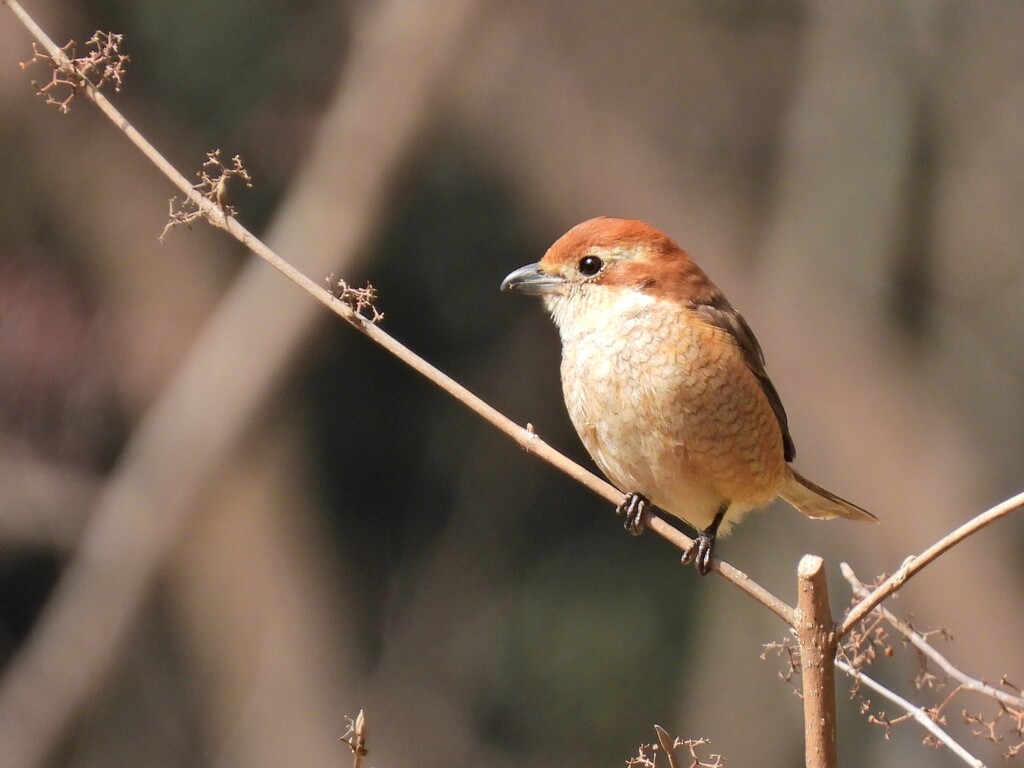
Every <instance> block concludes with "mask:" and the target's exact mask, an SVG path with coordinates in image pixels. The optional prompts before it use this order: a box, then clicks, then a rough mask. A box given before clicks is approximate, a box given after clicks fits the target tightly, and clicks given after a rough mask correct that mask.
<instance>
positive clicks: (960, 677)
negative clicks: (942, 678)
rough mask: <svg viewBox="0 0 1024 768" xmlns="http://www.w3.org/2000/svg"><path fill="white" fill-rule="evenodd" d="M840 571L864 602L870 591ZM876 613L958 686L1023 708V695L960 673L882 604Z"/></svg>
mask: <svg viewBox="0 0 1024 768" xmlns="http://www.w3.org/2000/svg"><path fill="white" fill-rule="evenodd" d="M839 570H840V571H842V573H843V577H844V578H845V579H846V580H847V581H848V582H850V586H852V587H853V592H854V594H855V595H856V596H857V597H858V598H860V599H864V598H866V597H867V596H868V595H870V594H871V590H869V589H868V588H867V587H866V586H864V583H863V582H862V581H861V580H860V579H859V578H857V574H856V573H854V571H853V568H851V567H850V566H849V565H848V564H846V563H840V564H839ZM875 611H876V612H878V613H880V614H881V615H882V616H884V617H885V620H886V621H888V622H889V623H890V624H891V625H892V626H893V627H894V628H895V629H896V631H897V632H899V633H900V634H901V635H902V636H903V637H905V638H906V639H907V641H908V642H909V643H910V644H911V645H913V646H914V647H915V648H916V649H917V650H918V651H920V652H921V653H923V654H924V655H925V656H927V657H928V658H929V659H931V660H932V661H933V662H934V663H935V665H936V666H938V667H939V669H941V670H942V671H943V672H945V673H946V674H947V675H949V676H950V677H951V678H953V679H954V680H956V681H957V682H958V683H960V686H961V687H962V688H963V689H964V690H968V691H974V692H976V693H980V694H982V695H984V696H989V697H991V698H993V699H996V700H997V701H999V702H1002V703H1003V704H1006V705H1007V706H1011V707H1024V696H1015V695H1013V694H1012V693H1008V692H1007V691H1004V690H1001V689H999V688H996V687H995V686H993V685H989V684H988V683H986V682H985V681H984V680H978V679H977V678H973V677H971V676H970V675H968V674H966V673H964V672H962V671H961V670H960V669H959V668H958V667H957V666H956V665H954V664H953V663H952V662H951V661H950V660H949V659H947V658H946V657H945V656H943V655H942V654H941V653H939V651H938V649H936V648H935V646H933V645H932V644H931V643H929V642H928V639H927V638H926V637H925V636H924V635H922V634H921V633H920V632H918V631H917V630H915V629H914V628H913V627H912V626H910V625H909V624H907V622H905V621H903V620H902V619H901V618H899V617H898V616H896V615H895V614H894V613H893V612H892V611H890V610H889V609H888V608H886V607H885V606H884V605H880V606H878V607H876V608H875Z"/></svg>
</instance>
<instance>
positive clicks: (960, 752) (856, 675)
mask: <svg viewBox="0 0 1024 768" xmlns="http://www.w3.org/2000/svg"><path fill="white" fill-rule="evenodd" d="M836 666H837V667H839V669H841V670H843V672H845V673H846V674H848V675H849V676H850V677H852V678H853V679H854V680H856V681H857V682H858V683H860V684H863V685H865V686H867V687H868V688H870V689H871V690H873V691H874V692H875V693H877V694H879V695H881V696H884V697H885V698H887V699H888V700H889V701H891V702H893V703H894V704H896V705H897V706H899V707H900V708H901V709H903V710H904V711H905V712H906V713H907V714H908V715H910V717H912V718H913V719H914V720H915V721H916V722H917V723H918V724H919V725H920V726H921V727H922V728H924V729H925V730H926V731H928V733H930V734H931V735H932V736H934V737H935V738H936V739H937V740H938V741H940V742H942V744H944V745H945V746H946V747H948V748H949V751H950V752H952V753H953V754H954V755H956V756H957V757H959V758H960V759H961V760H963V761H964V762H965V763H967V765H970V766H972V768H985V764H984V763H983V762H982V761H981V760H979V759H978V758H976V757H975V756H974V755H972V754H971V753H970V752H968V751H967V750H966V749H964V748H963V746H961V745H960V743H959V742H957V741H956V740H955V739H954V738H953V737H952V736H950V735H949V734H948V733H946V731H944V730H943V729H942V728H941V727H940V726H939V724H938V723H936V722H935V721H934V720H932V718H930V717H929V716H928V713H927V712H925V711H924V710H923V709H921V708H920V707H918V706H916V705H914V704H912V703H911V702H909V701H907V700H906V699H904V698H903V697H902V696H900V695H899V694H898V693H896V692H895V691H891V690H889V689H888V688H886V687H885V686H884V685H882V684H881V683H879V682H877V681H876V680H873V679H872V678H870V677H868V676H867V675H866V674H864V673H863V672H862V671H860V670H858V669H854V668H853V667H852V666H851V665H850V664H849V663H848V662H846V661H844V660H843V659H836Z"/></svg>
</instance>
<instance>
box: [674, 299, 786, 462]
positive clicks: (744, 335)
mask: <svg viewBox="0 0 1024 768" xmlns="http://www.w3.org/2000/svg"><path fill="white" fill-rule="evenodd" d="M693 310H694V312H696V313H697V314H698V315H699V316H700V317H701V318H703V319H704V320H706V321H707V322H709V323H710V324H711V325H713V326H715V327H717V328H721V329H722V330H723V331H725V332H726V333H728V334H729V335H730V336H732V337H733V338H734V339H736V343H737V344H738V345H739V347H740V349H741V350H742V352H743V357H744V359H745V360H746V362H747V365H748V366H750V370H751V371H752V372H753V374H754V376H756V377H757V381H758V383H759V384H760V385H761V389H762V390H763V391H764V394H765V397H767V398H768V402H769V403H771V406H772V410H773V411H774V412H775V418H777V419H778V420H779V426H780V427H781V428H782V445H783V454H784V456H785V459H786V461H792V460H793V458H794V457H795V456H796V446H795V445H793V438H792V437H790V434H789V420H788V419H787V418H786V409H785V408H783V407H782V399H781V398H780V397H779V393H778V392H777V391H776V389H775V385H774V384H772V380H771V379H769V378H768V374H767V373H766V372H765V369H764V352H762V351H761V345H760V344H758V342H757V337H756V336H754V332H753V331H752V330H750V326H749V325H747V321H746V320H744V319H743V315H741V314H740V313H739V312H738V311H736V308H735V307H733V306H732V304H730V303H729V301H728V300H727V299H726V298H725V297H724V296H722V295H721V294H718V295H717V296H715V297H713V298H711V299H710V300H709V301H705V302H700V303H695V304H694V305H693Z"/></svg>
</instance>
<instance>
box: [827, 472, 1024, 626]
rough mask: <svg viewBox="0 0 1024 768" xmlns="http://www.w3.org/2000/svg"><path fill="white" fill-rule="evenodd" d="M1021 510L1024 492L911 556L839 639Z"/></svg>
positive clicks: (852, 615)
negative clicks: (934, 565)
mask: <svg viewBox="0 0 1024 768" xmlns="http://www.w3.org/2000/svg"><path fill="white" fill-rule="evenodd" d="M1021 507H1024V492H1021V493H1018V494H1017V495H1016V496H1011V497H1010V498H1009V499H1007V500H1006V501H1004V502H1002V503H1000V504H996V505H995V506H994V507H992V508H991V509H989V510H987V511H986V512H982V513H981V514H980V515H978V516H977V517H975V518H974V519H973V520H969V521H967V522H966V523H964V524H963V525H961V526H960V527H959V528H957V529H956V530H955V531H952V532H951V533H949V534H947V535H946V536H943V537H942V538H941V539H939V540H938V541H937V542H935V543H934V544H932V545H931V546H930V547H928V548H927V549H926V550H925V551H924V552H922V553H921V554H920V555H916V556H915V555H911V556H910V557H908V558H907V559H906V560H904V561H903V565H901V566H900V567H899V568H898V569H897V571H896V573H894V574H893V575H892V576H890V577H889V578H888V579H886V580H885V581H883V582H882V583H881V584H880V585H879V586H878V587H877V588H876V589H875V590H874V591H873V592H871V594H869V595H868V596H867V597H865V598H864V599H863V600H861V601H860V602H859V603H857V605H855V606H854V607H853V609H852V610H851V611H850V612H849V613H848V614H847V615H846V618H845V619H844V620H843V623H842V624H841V625H840V626H839V629H838V630H837V631H838V633H839V637H840V638H841V637H844V636H845V635H846V634H847V633H848V632H849V631H850V630H851V629H852V628H853V627H855V626H857V623H858V622H859V621H861V620H862V619H863V618H864V617H865V616H867V615H868V614H869V613H870V612H871V611H872V610H874V608H875V607H876V606H877V605H878V604H879V603H881V602H882V601H883V600H885V599H886V598H887V597H889V596H890V595H891V594H892V593H893V592H896V591H897V590H898V589H899V588H900V587H902V586H903V585H904V584H905V583H906V582H907V581H908V580H909V579H910V577H911V576H913V575H914V574H916V573H917V572H918V571H920V570H921V569H922V568H924V567H925V566H926V565H928V564H929V563H931V562H932V561H933V560H934V559H935V558H937V557H938V556H939V555H941V554H943V553H944V552H946V551H947V550H949V549H952V548H953V547H955V546H956V545H957V544H959V543H960V542H961V541H963V540H964V539H966V538H967V537H968V536H971V535H973V534H975V533H977V532H978V531H980V530H981V529H982V528H984V527H985V526H987V525H990V524H992V523H994V522H995V521H996V520H999V519H1000V518H1002V517H1005V516H1006V515H1008V514H1010V513H1011V512H1016V511H1017V510H1018V509H1020V508H1021Z"/></svg>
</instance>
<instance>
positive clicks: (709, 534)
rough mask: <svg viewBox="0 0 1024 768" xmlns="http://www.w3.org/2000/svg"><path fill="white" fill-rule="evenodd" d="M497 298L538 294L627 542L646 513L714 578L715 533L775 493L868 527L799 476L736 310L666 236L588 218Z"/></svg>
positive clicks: (785, 429) (866, 515) (862, 514)
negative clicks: (676, 530)
mask: <svg viewBox="0 0 1024 768" xmlns="http://www.w3.org/2000/svg"><path fill="white" fill-rule="evenodd" d="M501 290H503V291H514V292H517V293H521V294H526V295H531V296H540V297H541V298H542V299H543V302H544V305H545V307H546V308H547V310H548V312H549V313H550V314H551V317H552V319H553V320H554V323H555V325H556V326H557V327H558V332H559V336H560V337H561V342H562V362H561V379H562V391H563V394H564V396H565V404H566V408H567V410H568V412H569V417H570V419H571V421H572V423H573V426H574V427H575V429H576V432H577V434H578V435H579V437H580V440H581V441H582V442H583V445H584V447H585V448H586V449H587V451H588V453H589V454H590V456H591V457H592V458H593V460H594V462H595V463H596V464H597V466H598V467H600V469H601V471H602V472H604V474H605V475H606V476H607V477H608V479H609V480H611V482H612V483H613V484H614V485H615V486H616V487H617V488H618V489H619V490H621V491H623V493H624V497H623V501H622V502H621V503H620V504H619V505H618V506H617V508H616V509H617V511H618V513H619V514H621V515H623V516H624V518H625V525H626V528H627V529H628V530H629V531H630V532H631V533H633V534H635V535H639V534H640V533H641V532H642V531H643V529H644V524H645V521H646V520H647V519H648V516H649V515H650V514H652V513H653V511H654V509H660V510H663V511H665V512H668V513H669V514H672V515H674V516H676V517H678V518H680V519H681V520H683V521H684V522H685V523H687V524H688V525H689V526H691V527H692V528H693V529H694V530H695V531H696V532H697V536H696V538H695V540H694V543H693V545H692V546H691V547H690V548H689V549H688V550H687V551H686V553H685V554H684V555H683V562H693V563H694V565H695V566H696V570H697V572H698V573H699V574H700V575H701V576H705V575H707V574H708V573H709V572H710V571H711V570H713V561H714V551H715V544H716V541H717V537H718V536H724V535H726V534H727V533H729V531H730V529H731V528H732V526H733V525H735V524H736V523H738V522H739V521H740V520H741V519H742V518H743V517H744V516H745V515H747V514H748V513H749V512H752V511H754V510H757V509H760V508H761V507H764V506H766V505H767V504H769V503H770V502H771V501H773V500H774V499H775V498H776V497H782V498H783V499H784V500H785V501H786V502H788V503H789V504H790V505H792V506H793V507H795V508H796V509H798V510H799V511H800V512H802V513H803V514H805V515H807V516H808V517H811V518H817V519H829V518H834V517H843V518H848V519H850V520H863V521H873V522H877V521H878V518H876V517H875V516H874V515H872V514H871V513H870V512H868V511H867V510H865V509H862V508H861V507H859V506H857V505H856V504H853V503H852V502H849V501H847V500H846V499H843V498H841V497H839V496H837V495H836V494H834V493H832V492H831V491H828V490H825V489H824V488H822V487H821V486H819V485H817V484H815V483H813V482H811V481H810V480H808V479H807V478H805V477H804V476H803V475H801V474H800V473H799V472H797V471H796V469H794V468H793V466H792V465H791V462H792V461H793V459H794V458H795V456H796V448H795V446H794V444H793V438H792V437H791V436H790V433H789V422H788V419H787V417H786V411H785V409H784V408H783V406H782V400H781V398H780V397H779V393H778V391H777V390H776V388H775V386H774V384H772V381H771V379H770V378H769V377H768V374H767V372H766V370H765V358H764V353H763V352H762V350H761V345H760V344H759V343H758V341H757V338H756V337H755V336H754V332H753V331H752V330H751V329H750V326H749V325H748V324H747V321H746V320H744V319H743V316H742V315H741V314H740V313H739V312H738V311H737V310H736V309H735V308H734V307H733V306H732V304H730V303H729V301H728V299H726V297H725V295H724V294H723V293H722V291H721V290H720V289H719V288H718V286H716V285H715V284H714V283H713V282H712V281H711V279H710V278H709V277H708V276H707V275H706V274H705V273H704V271H703V270H702V269H701V268H700V267H699V266H697V264H696V262H694V260H693V259H692V258H690V256H689V254H687V252H686V251H684V250H683V249H682V248H680V247H679V246H678V245H677V244H676V243H675V242H674V241H673V240H672V239H671V238H670V237H669V236H668V235H666V234H665V233H664V232H661V231H660V230H658V229H656V228H654V227H653V226H651V225H650V224H647V223H646V222H643V221H638V220H635V219H616V218H606V217H597V218H592V219H589V220H587V221H584V222H582V223H580V224H577V225H576V226H574V227H573V228H572V229H570V230H569V231H568V232H566V233H565V234H564V235H562V236H561V237H560V238H558V240H556V241H555V243H554V244H553V245H552V246H551V247H550V248H549V249H548V251H547V253H545V254H544V257H543V258H542V259H541V260H540V261H539V262H537V263H535V264H528V265H526V266H524V267H520V268H519V269H517V270H515V271H513V272H512V273H510V274H509V275H508V276H507V277H506V278H505V279H504V280H503V281H502V283H501Z"/></svg>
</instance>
